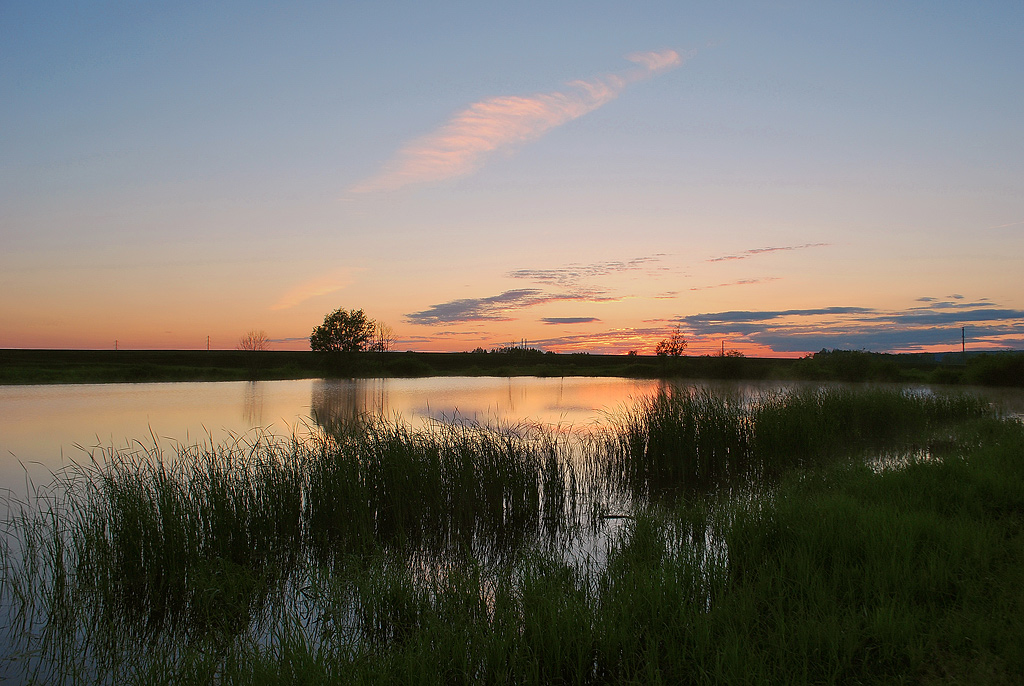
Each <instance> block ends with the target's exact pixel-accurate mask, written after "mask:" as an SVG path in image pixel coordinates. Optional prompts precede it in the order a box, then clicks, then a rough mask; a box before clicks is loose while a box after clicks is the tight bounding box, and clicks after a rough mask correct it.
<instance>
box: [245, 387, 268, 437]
mask: <svg viewBox="0 0 1024 686" xmlns="http://www.w3.org/2000/svg"><path fill="white" fill-rule="evenodd" d="M242 419H244V420H245V421H247V422H248V423H249V426H253V427H256V426H263V383H262V382H260V381H246V382H245V390H244V391H243V392H242Z"/></svg>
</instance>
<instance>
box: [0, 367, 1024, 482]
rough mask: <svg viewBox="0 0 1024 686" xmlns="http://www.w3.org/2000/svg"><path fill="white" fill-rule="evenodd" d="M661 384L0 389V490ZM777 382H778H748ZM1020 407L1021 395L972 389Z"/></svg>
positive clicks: (304, 383) (576, 420)
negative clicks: (188, 447)
mask: <svg viewBox="0 0 1024 686" xmlns="http://www.w3.org/2000/svg"><path fill="white" fill-rule="evenodd" d="M661 383H663V382H658V381H649V380H633V379H615V378H579V377H570V378H561V379H559V378H544V379H541V378H531V377H513V378H495V377H444V378H426V379H357V380H323V379H304V380H298V381H259V382H220V383H210V382H197V383H150V384H97V385H47V386H0V488H8V489H12V490H14V491H15V493H23V492H24V491H25V484H26V477H30V478H31V479H32V480H33V481H34V482H35V483H36V484H39V483H44V482H47V481H49V476H50V474H51V473H52V472H53V471H56V470H58V469H60V467H61V466H62V465H65V464H67V463H68V461H69V460H76V461H81V460H88V459H89V458H88V456H89V451H90V449H92V448H94V447H106V448H110V447H113V448H118V449H121V448H128V449H130V448H132V447H133V446H134V447H140V446H141V447H145V448H149V447H152V446H153V444H154V443H157V444H158V445H160V446H161V447H162V448H163V449H164V450H167V451H169V452H173V449H174V446H175V445H176V444H178V443H184V444H192V443H197V442H198V443H202V442H212V443H222V442H224V441H229V440H233V439H234V438H235V437H240V438H242V439H243V440H244V439H247V438H248V439H252V438H254V437H255V435H256V432H257V430H259V429H263V430H267V431H269V432H271V433H273V434H276V435H281V436H288V435H291V434H292V433H293V432H294V433H296V434H298V435H302V434H304V433H306V432H308V431H309V430H310V428H311V427H313V426H315V425H316V423H317V422H318V421H321V422H323V421H325V420H339V419H346V418H351V417H355V416H357V415H359V414H361V413H365V412H369V413H374V414H377V413H382V414H384V415H385V416H389V417H398V418H401V419H402V420H403V421H406V422H408V423H410V424H413V425H416V424H418V423H422V422H424V421H426V420H428V419H451V418H452V417H454V416H459V417H463V418H466V419H469V420H474V421H479V422H484V423H487V422H511V423H517V422H520V421H533V422H541V423H546V424H554V425H560V426H562V427H570V426H576V427H579V426H583V425H587V424H590V423H592V422H597V421H601V420H602V418H604V417H605V415H606V413H608V412H614V411H615V410H617V409H620V408H621V407H622V406H623V405H624V404H626V403H628V402H629V401H630V399H632V398H636V397H639V396H642V395H646V394H649V393H651V392H653V391H655V390H656V389H657V388H658V386H659V384H661ZM765 387H767V388H778V387H779V384H762V385H757V386H751V385H749V384H745V385H744V386H743V390H754V389H756V388H765ZM975 390H980V392H983V393H985V394H986V395H987V396H988V397H989V398H990V399H992V401H993V402H996V403H998V404H1000V405H1001V406H1002V407H1004V408H1005V409H1006V410H1007V411H1009V412H1011V413H1016V414H1018V415H1020V414H1024V392H1021V391H1020V390H1012V391H997V390H992V389H975Z"/></svg>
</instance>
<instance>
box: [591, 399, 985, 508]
mask: <svg viewBox="0 0 1024 686" xmlns="http://www.w3.org/2000/svg"><path fill="white" fill-rule="evenodd" d="M991 412H992V411H991V409H989V407H988V406H987V405H986V404H985V403H984V401H982V400H981V399H979V398H976V397H972V396H966V395H932V394H926V393H922V392H915V391H913V390H908V389H900V388H891V387H890V388H886V387H877V388H866V389H864V388H861V389H854V388H851V387H843V386H831V387H830V386H819V387H806V388H797V389H793V390H788V391H778V392H766V393H761V394H758V395H754V396H752V397H742V396H740V395H738V394H733V395H729V394H721V393H715V392H713V391H711V390H709V389H704V388H682V389H669V390H666V391H662V392H659V393H658V394H656V395H654V396H651V397H648V398H645V399H642V400H641V401H639V402H638V403H637V404H636V405H635V406H634V407H632V408H630V409H629V410H628V411H626V412H625V413H623V414H622V416H621V417H620V418H619V419H618V421H617V422H616V424H615V426H614V430H613V431H612V432H611V434H610V436H609V438H610V440H609V445H608V449H607V455H608V456H609V459H607V460H606V461H605V467H606V468H607V470H608V473H607V476H608V478H610V479H613V480H618V481H619V482H621V483H623V484H625V485H626V486H628V487H629V488H630V489H631V490H632V491H633V492H634V493H636V494H638V495H641V496H644V497H655V498H657V497H660V496H661V495H664V494H668V495H676V494H678V493H680V492H686V491H690V492H693V491H698V492H701V491H707V490H709V489H716V488H720V487H722V486H723V485H729V484H735V483H737V482H740V483H744V482H746V483H749V482H751V481H763V480H765V479H771V478H774V477H775V476H777V475H779V474H781V473H785V472H786V471H788V470H791V469H794V468H799V467H809V466H813V465H816V464H821V463H823V462H825V461H829V460H834V459H835V458H837V457H843V456H848V455H851V454H854V453H856V452H859V451H863V450H866V449H874V450H878V449H882V448H886V447H890V448H891V447H894V446H895V447H897V448H906V447H909V446H911V445H914V444H915V443H920V442H924V443H925V444H926V445H927V444H935V445H938V444H948V443H949V442H950V436H949V435H948V431H947V430H946V429H947V428H948V427H949V426H951V425H953V424H955V423H957V422H963V421H967V420H970V419H977V418H981V417H984V416H987V415H989V414H991Z"/></svg>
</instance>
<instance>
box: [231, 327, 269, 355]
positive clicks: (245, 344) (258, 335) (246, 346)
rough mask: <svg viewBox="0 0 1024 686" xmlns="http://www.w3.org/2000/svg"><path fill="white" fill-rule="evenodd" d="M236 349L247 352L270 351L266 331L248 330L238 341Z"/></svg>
mask: <svg viewBox="0 0 1024 686" xmlns="http://www.w3.org/2000/svg"><path fill="white" fill-rule="evenodd" d="M238 349H239V350H248V351H249V352H259V351H261V350H270V338H269V337H268V336H267V332H266V331H263V330H260V331H257V330H256V329H250V330H249V331H247V332H246V333H245V335H244V336H242V337H241V338H239V339H238Z"/></svg>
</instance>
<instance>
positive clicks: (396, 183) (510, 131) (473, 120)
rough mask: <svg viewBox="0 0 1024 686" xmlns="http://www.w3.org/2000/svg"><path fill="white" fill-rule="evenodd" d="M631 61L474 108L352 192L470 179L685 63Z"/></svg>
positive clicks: (654, 58)
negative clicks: (490, 161)
mask: <svg viewBox="0 0 1024 686" xmlns="http://www.w3.org/2000/svg"><path fill="white" fill-rule="evenodd" d="M626 59H628V60H630V61H631V62H633V63H635V64H637V65H639V66H638V67H636V68H633V69H628V70H626V71H622V72H615V73H611V74H605V75H603V76H599V77H597V78H594V79H591V80H589V81H585V80H577V81H571V82H569V83H568V84H567V86H568V88H567V89H566V90H562V91H554V92H551V93H538V94H536V95H529V96H499V97H495V98H489V99H487V100H482V101H480V102H477V103H474V104H472V105H470V106H469V108H468V109H465V110H463V111H462V112H459V113H458V114H456V115H455V116H454V117H452V119H451V120H450V121H448V123H446V124H445V125H444V126H442V127H441V128H440V129H438V130H437V131H435V132H433V133H430V134H427V135H426V136H423V137H422V138H419V139H417V140H415V141H412V142H411V143H409V144H408V145H406V146H405V147H404V148H402V149H401V150H400V151H399V152H398V154H397V155H396V157H395V158H394V159H393V160H392V161H391V162H390V163H388V164H387V165H385V168H384V169H383V171H381V172H380V173H379V174H377V175H375V176H372V177H370V178H369V179H366V180H365V181H362V182H361V183H358V184H356V185H355V186H354V187H352V188H351V189H350V190H351V192H353V193H370V192H373V191H389V190H396V189H398V188H402V187H403V186H407V185H411V184H417V183H428V182H432V181H441V180H443V179H450V178H455V177H459V176H464V175H466V174H469V173H471V172H473V171H475V170H476V169H478V168H479V167H480V165H481V164H483V161H484V159H485V158H486V157H487V156H488V155H489V154H490V153H493V152H494V151H496V150H503V149H510V148H514V147H516V146H518V145H522V144H525V143H528V142H530V141H534V140H537V139H538V138H540V137H541V136H543V135H544V134H545V133H547V132H548V131H550V130H551V129H553V128H555V127H558V126H561V125H562V124H565V123H567V122H570V121H572V120H573V119H578V118H580V117H582V116H583V115H585V114H587V113H589V112H593V111H594V110H596V109H597V108H599V107H601V106H602V105H604V104H606V103H608V102H610V101H612V100H614V99H615V98H616V97H618V95H619V93H621V92H622V90H623V89H624V88H625V87H626V86H628V85H629V84H631V83H635V82H637V81H642V80H644V79H648V78H650V77H652V76H654V75H655V74H658V73H660V72H663V71H666V70H668V69H672V68H674V67H677V66H679V65H680V64H682V63H683V58H682V57H680V55H679V53H677V52H676V51H674V50H663V51H661V52H645V53H637V54H634V55H629V56H628V57H627V58H626Z"/></svg>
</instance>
